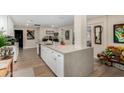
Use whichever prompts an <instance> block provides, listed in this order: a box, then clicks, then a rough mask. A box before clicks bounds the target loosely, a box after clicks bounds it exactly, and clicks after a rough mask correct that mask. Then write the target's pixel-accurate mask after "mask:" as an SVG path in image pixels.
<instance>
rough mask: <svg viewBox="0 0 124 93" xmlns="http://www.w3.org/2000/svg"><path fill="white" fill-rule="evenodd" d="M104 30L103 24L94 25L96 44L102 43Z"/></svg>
mask: <svg viewBox="0 0 124 93" xmlns="http://www.w3.org/2000/svg"><path fill="white" fill-rule="evenodd" d="M102 30H103V29H102V26H101V25H97V26H94V39H95V44H102Z"/></svg>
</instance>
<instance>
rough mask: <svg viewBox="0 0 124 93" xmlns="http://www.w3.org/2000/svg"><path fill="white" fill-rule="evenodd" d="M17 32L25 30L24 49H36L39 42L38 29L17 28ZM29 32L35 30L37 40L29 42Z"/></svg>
mask: <svg viewBox="0 0 124 93" xmlns="http://www.w3.org/2000/svg"><path fill="white" fill-rule="evenodd" d="M15 30H23V49H27V48H36V41H37V40H38V34H37V32H38V31H39V29H38V28H28V27H16V28H15ZM27 30H35V33H34V34H35V39H33V40H27Z"/></svg>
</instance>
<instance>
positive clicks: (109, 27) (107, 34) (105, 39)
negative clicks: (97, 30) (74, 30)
mask: <svg viewBox="0 0 124 93" xmlns="http://www.w3.org/2000/svg"><path fill="white" fill-rule="evenodd" d="M120 23H124V15H123V16H119V15H114V16H111V15H109V16H102V17H99V18H93V19H90V20H88V26H91V28H92V35H91V36H92V46H93V47H94V55H95V57H96V55H97V54H98V53H100V52H102V51H103V50H104V49H105V48H106V47H107V46H109V45H114V46H119V45H121V46H124V44H118V43H114V42H113V25H114V24H120ZM96 25H102V27H103V32H102V44H101V45H99V44H94V26H96Z"/></svg>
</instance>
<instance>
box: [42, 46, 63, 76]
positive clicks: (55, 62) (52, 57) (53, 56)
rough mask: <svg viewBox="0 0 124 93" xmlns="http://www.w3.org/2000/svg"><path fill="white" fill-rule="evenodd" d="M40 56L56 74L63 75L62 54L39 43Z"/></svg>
mask: <svg viewBox="0 0 124 93" xmlns="http://www.w3.org/2000/svg"><path fill="white" fill-rule="evenodd" d="M41 58H42V59H43V60H44V62H45V63H46V64H47V65H48V66H49V67H50V69H51V70H52V71H53V72H54V73H55V74H56V75H57V76H64V70H63V69H64V68H63V64H64V59H63V58H64V57H63V55H62V54H60V53H58V52H56V51H54V50H52V49H50V48H48V47H45V46H42V45H41Z"/></svg>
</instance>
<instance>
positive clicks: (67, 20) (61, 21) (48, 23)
mask: <svg viewBox="0 0 124 93" xmlns="http://www.w3.org/2000/svg"><path fill="white" fill-rule="evenodd" d="M11 18H12V20H13V22H14V25H15V26H29V27H32V26H34V24H39V25H41V26H43V27H59V26H65V25H72V24H73V19H74V18H73V16H72V15H11Z"/></svg>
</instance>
